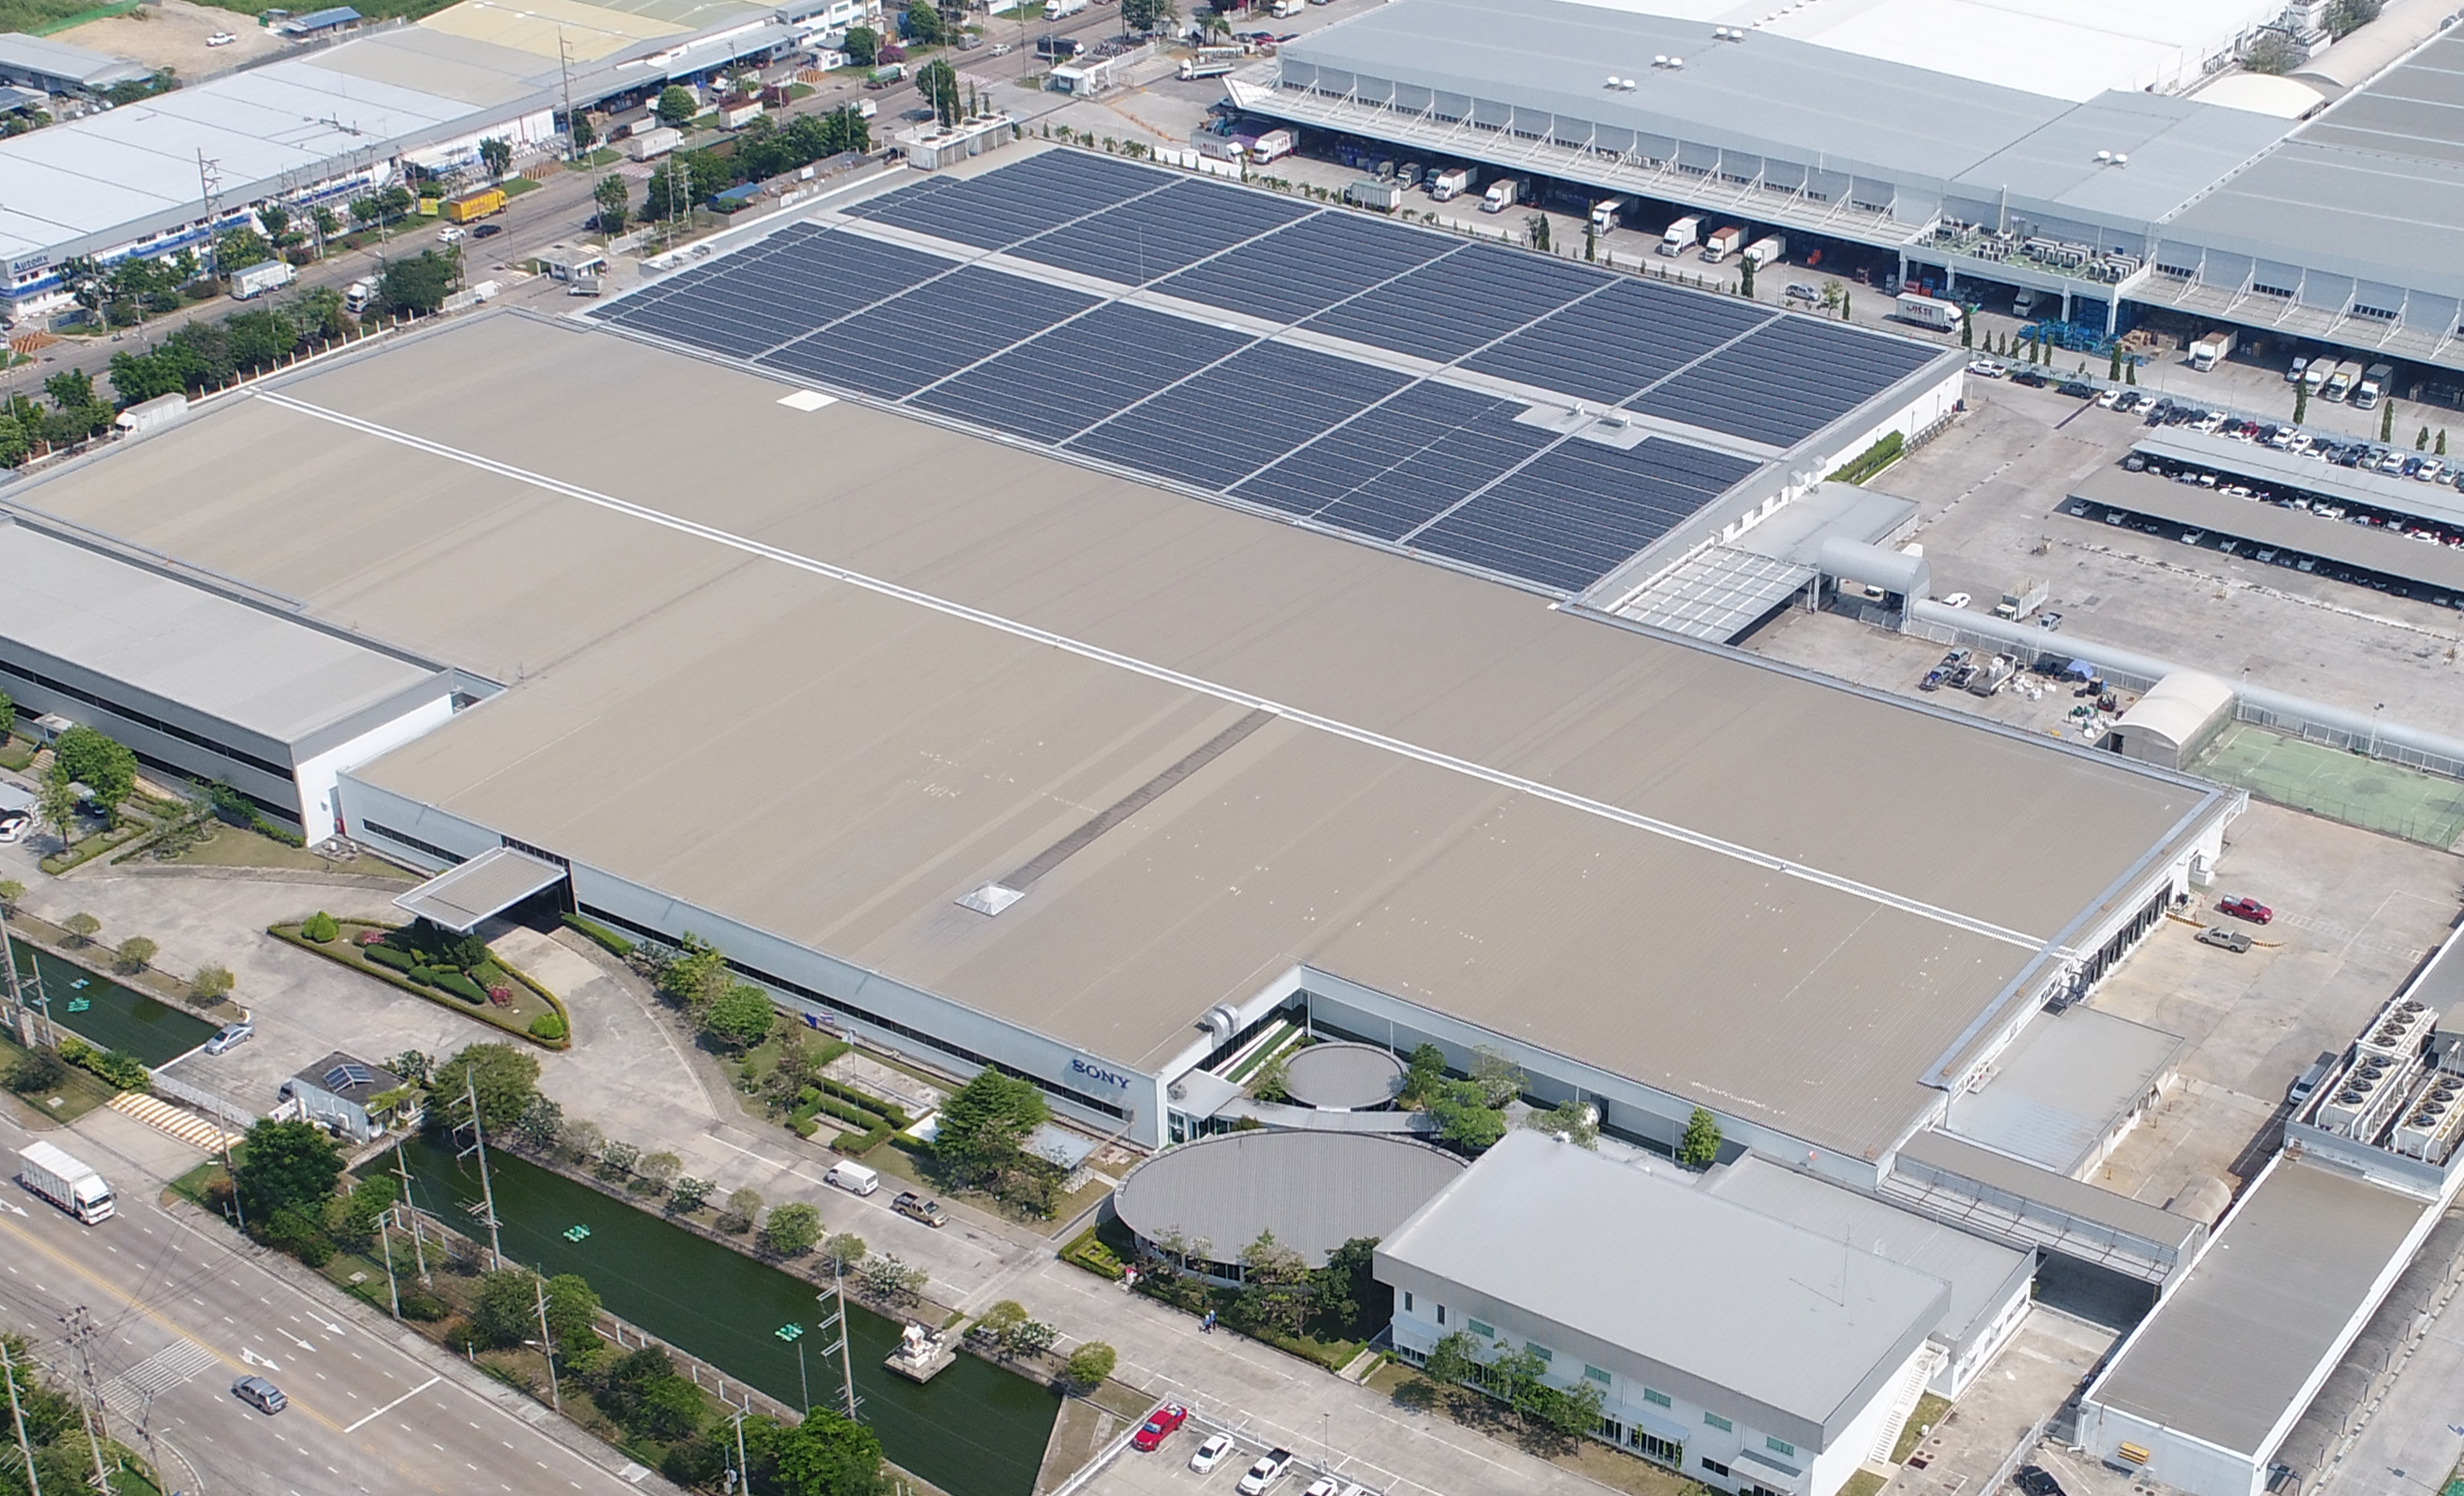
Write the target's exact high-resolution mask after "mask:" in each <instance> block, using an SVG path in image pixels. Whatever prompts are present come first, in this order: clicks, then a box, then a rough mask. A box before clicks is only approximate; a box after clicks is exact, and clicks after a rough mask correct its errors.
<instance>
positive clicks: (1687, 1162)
mask: <svg viewBox="0 0 2464 1496" xmlns="http://www.w3.org/2000/svg"><path fill="white" fill-rule="evenodd" d="M1719 1157H1720V1119H1719V1118H1717V1117H1714V1116H1712V1115H1711V1113H1710V1112H1709V1111H1708V1110H1706V1109H1705V1108H1703V1107H1701V1106H1697V1107H1695V1108H1694V1115H1692V1116H1691V1117H1688V1118H1686V1119H1685V1135H1684V1136H1683V1137H1682V1138H1680V1139H1679V1140H1678V1142H1677V1161H1678V1162H1679V1163H1681V1164H1683V1165H1684V1166H1685V1167H1686V1168H1688V1169H1708V1168H1710V1167H1711V1166H1712V1165H1713V1164H1714V1163H1716V1162H1718V1161H1719Z"/></svg>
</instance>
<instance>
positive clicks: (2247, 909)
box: [2216, 894, 2276, 925]
mask: <svg viewBox="0 0 2464 1496" xmlns="http://www.w3.org/2000/svg"><path fill="white" fill-rule="evenodd" d="M2216 907H2217V908H2218V909H2221V910H2223V911H2224V912H2225V913H2227V914H2230V915H2232V916H2233V918H2234V919H2237V920H2248V921H2250V922H2251V923H2252V924H2253V925H2264V924H2266V923H2267V922H2268V921H2270V920H2272V919H2274V918H2276V911H2275V910H2274V909H2271V908H2269V907H2268V906H2267V905H2266V904H2261V903H2259V902H2258V901H2257V900H2256V899H2248V898H2243V897H2241V896H2240V895H2238V894H2228V895H2227V896H2225V897H2224V898H2222V899H2219V900H2217V901H2216Z"/></svg>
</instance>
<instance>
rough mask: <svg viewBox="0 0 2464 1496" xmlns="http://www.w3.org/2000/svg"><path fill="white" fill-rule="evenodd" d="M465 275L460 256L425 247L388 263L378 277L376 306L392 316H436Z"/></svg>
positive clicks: (380, 310) (381, 311)
mask: <svg viewBox="0 0 2464 1496" xmlns="http://www.w3.org/2000/svg"><path fill="white" fill-rule="evenodd" d="M461 278H462V267H461V262H460V257H459V256H456V255H451V254H446V255H440V254H438V253H437V252H436V251H434V250H421V251H420V252H419V253H418V254H416V255H413V256H411V257H408V258H406V259H397V260H395V261H394V262H393V263H391V264H389V265H387V266H385V274H384V275H383V276H380V277H379V278H378V279H377V297H376V308H377V310H378V311H379V312H380V313H383V314H385V315H389V316H403V315H408V316H414V317H429V316H433V315H435V313H436V310H437V308H439V307H441V306H443V305H444V304H445V299H446V298H447V297H448V296H451V295H452V293H453V285H454V282H455V281H457V280H459V279H461Z"/></svg>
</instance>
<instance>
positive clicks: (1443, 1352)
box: [1421, 1329, 1480, 1382]
mask: <svg viewBox="0 0 2464 1496" xmlns="http://www.w3.org/2000/svg"><path fill="white" fill-rule="evenodd" d="M1479 1365H1480V1342H1479V1341H1477V1340H1474V1339H1473V1338H1472V1337H1471V1333H1470V1332H1469V1331H1468V1330H1461V1329H1458V1330H1454V1331H1452V1332H1451V1333H1448V1334H1444V1335H1441V1336H1439V1337H1438V1343H1437V1344H1436V1345H1434V1346H1431V1347H1430V1348H1429V1358H1428V1360H1427V1361H1425V1362H1423V1363H1422V1364H1421V1369H1422V1370H1423V1371H1425V1372H1427V1373H1429V1374H1430V1375H1431V1376H1433V1377H1435V1378H1437V1379H1438V1380H1439V1381H1441V1382H1468V1381H1470V1380H1471V1379H1472V1374H1473V1369H1474V1368H1475V1367H1477V1366H1479Z"/></svg>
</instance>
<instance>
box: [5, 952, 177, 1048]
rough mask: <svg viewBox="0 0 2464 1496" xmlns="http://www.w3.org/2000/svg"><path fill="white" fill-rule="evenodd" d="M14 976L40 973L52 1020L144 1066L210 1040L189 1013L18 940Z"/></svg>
mask: <svg viewBox="0 0 2464 1496" xmlns="http://www.w3.org/2000/svg"><path fill="white" fill-rule="evenodd" d="M11 945H12V946H13V947H14V948H15V949H16V953H17V977H18V980H20V981H21V982H22V981H25V980H26V979H27V978H28V977H30V976H32V975H33V974H34V973H36V972H40V973H41V974H42V979H43V994H44V995H45V996H47V997H49V998H50V999H51V1003H52V1021H53V1022H54V1023H56V1024H58V1025H59V1026H60V1027H61V1028H64V1029H66V1030H68V1031H69V1032H70V1033H72V1034H75V1035H76V1036H77V1038H81V1039H84V1040H85V1041H86V1042H87V1043H90V1044H99V1045H100V1046H101V1047H103V1048H104V1049H118V1050H124V1051H126V1052H127V1053H129V1054H132V1055H135V1056H136V1057H137V1058H138V1059H140V1060H143V1061H145V1062H146V1063H147V1064H149V1065H160V1064H165V1063H168V1062H169V1061H172V1060H175V1059H177V1058H179V1057H180V1056H182V1055H185V1054H187V1052H188V1051H189V1050H192V1049H194V1048H196V1047H197V1046H198V1045H199V1044H202V1043H204V1042H205V1041H206V1040H208V1039H209V1038H213V1037H214V1025H213V1024H211V1023H209V1022H207V1021H206V1020H205V1019H203V1018H201V1017H198V1016H196V1015H195V1014H193V1013H188V1012H187V1011H185V1010H183V1009H179V1008H175V1007H173V1006H171V1005H170V1004H169V1003H165V1002H158V1001H156V1000H155V999H154V998H152V997H148V996H146V995H145V994H143V993H140V992H132V991H131V990H129V989H128V988H125V987H122V986H121V985H120V984H119V983H118V982H114V981H109V980H106V979H105V978H103V977H99V976H97V975H95V974H94V973H93V972H91V971H86V970H85V969H84V968H83V967H79V966H75V965H72V964H71V963H69V962H66V961H63V960H61V959H59V958H58V957H57V956H55V955H52V954H51V953H50V952H48V951H44V950H38V949H35V948H33V946H30V945H28V944H26V943H25V942H24V941H22V940H17V941H12V942H11Z"/></svg>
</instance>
